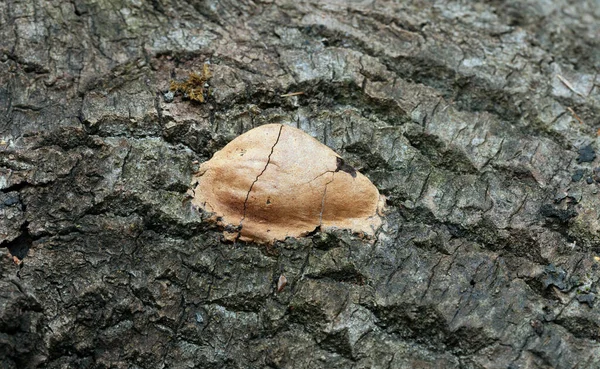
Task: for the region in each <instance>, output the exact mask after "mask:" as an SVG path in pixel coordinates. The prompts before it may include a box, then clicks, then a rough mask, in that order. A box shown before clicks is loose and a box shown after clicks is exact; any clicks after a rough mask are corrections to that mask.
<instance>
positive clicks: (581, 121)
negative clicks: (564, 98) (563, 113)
mask: <svg viewBox="0 0 600 369" xmlns="http://www.w3.org/2000/svg"><path fill="white" fill-rule="evenodd" d="M567 110H568V111H570V112H571V114H573V118H575V119H577V121H579V123H581V124H584V123H583V120H581V118H579V115H577V113H575V110H573V108H571V107H568V108H567Z"/></svg>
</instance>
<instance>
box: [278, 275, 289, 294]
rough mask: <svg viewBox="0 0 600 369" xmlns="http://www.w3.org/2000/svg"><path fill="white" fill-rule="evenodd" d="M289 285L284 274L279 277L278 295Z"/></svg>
mask: <svg viewBox="0 0 600 369" xmlns="http://www.w3.org/2000/svg"><path fill="white" fill-rule="evenodd" d="M286 285H287V278H286V277H285V276H284V275H283V274H282V275H280V276H279V281H277V293H280V292H281V291H283V289H284V288H285V286H286Z"/></svg>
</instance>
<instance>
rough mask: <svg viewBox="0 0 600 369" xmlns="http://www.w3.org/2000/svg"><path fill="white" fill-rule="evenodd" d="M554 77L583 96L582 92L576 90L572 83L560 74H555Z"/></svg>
mask: <svg viewBox="0 0 600 369" xmlns="http://www.w3.org/2000/svg"><path fill="white" fill-rule="evenodd" d="M556 77H557V78H558V79H559V80H560V81H561V82H562V83H563V85H565V86H566V87H567V88H568V89H569V90H571V91H573V92H574V93H576V94H577V95H579V96H581V97H584V96H583V94H582V93H581V92H579V91H577V90H576V89H575V88H574V87H573V85H572V84H571V83H570V82H569V81H567V80H566V79H565V78H564V77H563V76H561V75H560V74H557V75H556Z"/></svg>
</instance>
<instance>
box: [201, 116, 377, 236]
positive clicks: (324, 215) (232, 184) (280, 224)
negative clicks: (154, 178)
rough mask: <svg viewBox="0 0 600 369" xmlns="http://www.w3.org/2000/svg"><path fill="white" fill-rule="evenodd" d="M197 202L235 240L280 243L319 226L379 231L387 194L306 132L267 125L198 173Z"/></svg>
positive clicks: (231, 145)
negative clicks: (382, 192) (381, 194)
mask: <svg viewBox="0 0 600 369" xmlns="http://www.w3.org/2000/svg"><path fill="white" fill-rule="evenodd" d="M193 184H194V186H193V188H194V189H193V190H192V195H193V199H192V204H193V205H194V206H196V207H198V208H201V209H202V210H204V211H205V212H207V213H210V214H212V217H211V218H210V219H212V220H213V221H215V222H217V223H218V224H219V225H221V226H222V227H223V228H224V229H225V232H224V233H225V235H226V238H227V239H229V240H236V239H239V240H242V241H254V242H257V243H268V244H272V243H273V242H274V241H276V240H283V239H285V238H286V237H301V236H305V235H307V234H309V233H311V232H313V231H314V230H315V229H317V228H320V229H321V230H327V229H333V228H337V229H348V230H351V231H353V232H355V233H359V234H361V235H366V236H373V235H374V234H375V231H376V230H377V229H378V228H379V226H380V225H381V218H380V213H381V210H382V209H383V204H384V199H383V197H382V196H380V195H379V192H378V191H377V188H376V187H375V186H374V185H373V184H372V183H371V181H369V179H368V178H367V177H365V176H364V175H362V174H360V173H359V172H357V171H356V170H355V169H354V168H352V167H351V166H349V165H347V164H346V163H345V162H344V160H343V159H342V158H340V156H339V155H338V154H336V153H335V152H334V151H333V150H331V149H330V148H329V147H327V146H325V145H323V144H322V143H320V142H319V141H317V140H316V139H314V138H313V137H311V136H309V135H308V134H306V133H305V132H303V131H301V130H299V129H296V128H293V127H289V126H285V125H281V124H267V125H264V126H260V127H258V128H254V129H252V130H250V131H248V132H246V133H244V134H242V135H241V136H239V137H237V138H236V139H234V140H233V141H231V142H230V143H229V144H227V145H226V146H225V147H224V148H223V149H222V150H220V151H218V152H217V153H215V155H214V156H213V157H212V159H210V160H209V161H207V162H204V163H202V164H201V165H200V170H199V171H198V173H196V175H195V176H194V179H193Z"/></svg>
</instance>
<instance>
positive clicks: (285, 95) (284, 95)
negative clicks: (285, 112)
mask: <svg viewBox="0 0 600 369" xmlns="http://www.w3.org/2000/svg"><path fill="white" fill-rule="evenodd" d="M298 95H304V91H298V92H290V93H288V94H283V95H279V96H280V97H291V96H298Z"/></svg>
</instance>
